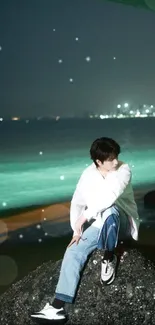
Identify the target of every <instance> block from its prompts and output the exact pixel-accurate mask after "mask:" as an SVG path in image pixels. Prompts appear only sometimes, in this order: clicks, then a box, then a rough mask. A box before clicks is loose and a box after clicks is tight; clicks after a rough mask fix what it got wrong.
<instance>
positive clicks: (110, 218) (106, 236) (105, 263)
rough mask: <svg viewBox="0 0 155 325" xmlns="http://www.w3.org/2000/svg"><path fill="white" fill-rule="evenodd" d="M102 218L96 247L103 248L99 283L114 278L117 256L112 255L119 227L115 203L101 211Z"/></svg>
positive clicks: (110, 281) (109, 282)
mask: <svg viewBox="0 0 155 325" xmlns="http://www.w3.org/2000/svg"><path fill="white" fill-rule="evenodd" d="M102 218H103V219H104V218H106V220H105V222H104V225H103V228H102V229H101V232H100V237H99V242H98V248H99V249H104V257H103V260H102V261H101V283H104V284H111V283H112V282H113V281H114V279H115V270H116V264H117V257H116V256H115V255H114V250H115V247H116V246H117V242H118V234H119V229H120V216H119V211H118V209H117V208H116V207H115V205H113V206H111V207H110V208H108V209H107V210H106V211H104V212H103V213H102Z"/></svg>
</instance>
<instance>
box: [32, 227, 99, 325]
mask: <svg viewBox="0 0 155 325" xmlns="http://www.w3.org/2000/svg"><path fill="white" fill-rule="evenodd" d="M99 231H100V230H99V229H98V228H95V227H93V226H90V227H89V228H87V229H86V230H85V231H84V232H83V234H82V237H81V239H80V241H79V243H78V244H76V243H74V244H73V245H72V246H70V247H68V248H67V249H66V252H65V255H64V258H63V261H62V265H61V270H60V276H59V280H58V284H57V287H56V290H55V299H54V300H53V303H52V305H49V304H47V305H46V306H45V307H44V308H43V309H42V310H41V311H40V312H38V313H34V314H33V315H31V317H34V318H40V319H50V320H54V319H55V320H56V319H65V317H66V316H65V311H64V309H63V307H64V304H65V302H70V303H72V302H73V300H74V297H75V293H76V290H77V286H78V283H79V279H80V271H81V270H82V268H83V266H84V264H85V262H86V260H87V257H88V255H89V254H90V253H91V252H93V251H94V250H95V249H96V248H97V244H98V237H99Z"/></svg>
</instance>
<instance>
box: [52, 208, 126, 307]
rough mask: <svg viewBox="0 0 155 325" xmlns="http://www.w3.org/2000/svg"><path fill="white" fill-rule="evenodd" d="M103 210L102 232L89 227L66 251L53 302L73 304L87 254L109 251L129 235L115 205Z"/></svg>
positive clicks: (123, 216) (122, 217)
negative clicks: (96, 250)
mask: <svg viewBox="0 0 155 325" xmlns="http://www.w3.org/2000/svg"><path fill="white" fill-rule="evenodd" d="M107 211H108V217H107V219H106V221H105V223H104V225H103V227H102V229H99V228H96V227H94V226H93V224H92V225H91V226H90V227H88V228H87V229H86V230H85V231H84V232H83V234H82V236H81V239H80V241H79V243H78V245H77V244H76V243H73V244H72V245H71V246H70V247H68V248H67V249H66V252H65V255H64V258H63V261H62V265H61V270H60V276H59V281H58V284H57V287H56V293H55V297H56V298H57V299H60V300H63V301H65V302H70V303H72V302H73V300H74V297H75V293H76V289H77V285H78V283H79V280H80V271H81V270H82V268H83V267H84V264H85V262H86V261H87V258H88V255H89V254H90V253H92V252H93V251H94V250H95V249H96V248H99V249H106V250H109V251H113V250H114V249H115V247H116V246H117V243H118V239H119V240H121V239H122V240H123V239H126V238H128V237H129V236H130V225H129V221H128V218H127V216H126V215H125V213H124V212H123V211H121V212H120V210H118V208H117V207H116V206H115V205H113V206H111V207H110V208H108V209H107V210H106V214H107ZM103 214H104V212H103Z"/></svg>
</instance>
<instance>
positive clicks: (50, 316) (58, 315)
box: [31, 303, 66, 320]
mask: <svg viewBox="0 0 155 325" xmlns="http://www.w3.org/2000/svg"><path fill="white" fill-rule="evenodd" d="M31 317H32V318H37V319H46V320H61V319H66V314H65V310H64V308H60V309H56V308H54V307H53V306H51V305H50V304H49V303H47V304H46V305H45V307H44V308H43V309H42V310H40V311H39V312H37V313H34V314H32V315H31Z"/></svg>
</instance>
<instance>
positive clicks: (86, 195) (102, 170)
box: [31, 137, 140, 320]
mask: <svg viewBox="0 0 155 325" xmlns="http://www.w3.org/2000/svg"><path fill="white" fill-rule="evenodd" d="M119 154H120V146H119V144H118V143H117V142H116V141H114V140H113V139H111V138H107V137H102V138H99V139H96V140H95V141H94V142H93V143H92V145H91V148H90V156H91V159H92V160H93V163H92V164H91V165H90V166H88V167H87V168H86V169H85V170H84V171H83V173H82V175H81V177H80V179H79V181H78V184H77V186H76V189H75V192H74V194H73V197H72V200H71V207H70V223H71V227H72V229H73V238H72V240H71V242H70V244H69V245H68V247H67V249H66V252H65V255H64V258H63V261H62V265H61V271H60V276H59V280H58V284H57V287H56V290H55V298H54V300H53V303H52V305H50V304H49V303H47V304H46V306H45V307H44V308H43V309H42V310H41V311H39V312H36V313H34V314H32V315H31V316H32V317H33V318H39V319H46V320H60V319H65V318H66V313H65V309H64V306H65V303H72V302H73V301H74V299H75V294H76V290H77V286H78V283H79V280H80V272H81V270H82V269H83V267H84V265H85V262H86V261H87V258H88V256H89V254H90V253H92V252H93V251H94V250H95V249H97V248H98V249H103V250H104V257H103V260H102V261H101V279H100V280H101V282H102V283H103V284H106V285H110V284H111V283H112V282H113V281H114V279H115V270H116V264H117V257H116V255H115V254H114V250H115V248H116V246H117V243H118V240H124V239H126V238H127V239H128V238H131V237H132V238H133V239H135V240H138V231H139V223H140V221H139V216H138V212H137V205H136V203H135V200H134V194H133V188H132V185H131V170H130V168H129V165H128V164H126V163H124V162H122V161H119V160H118V155H119ZM86 222H88V227H87V229H85V230H84V226H85V223H86Z"/></svg>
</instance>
